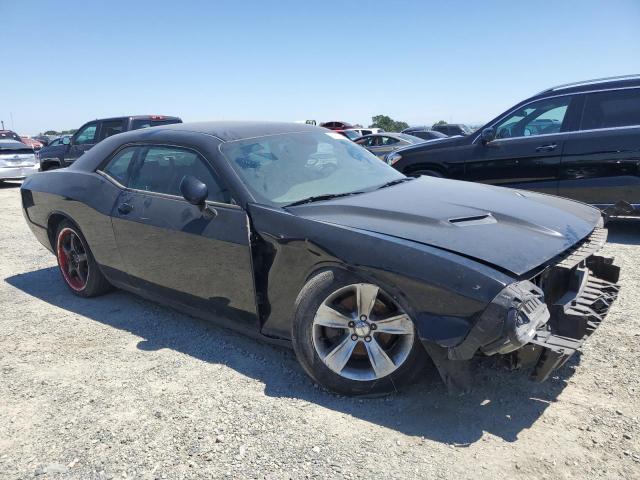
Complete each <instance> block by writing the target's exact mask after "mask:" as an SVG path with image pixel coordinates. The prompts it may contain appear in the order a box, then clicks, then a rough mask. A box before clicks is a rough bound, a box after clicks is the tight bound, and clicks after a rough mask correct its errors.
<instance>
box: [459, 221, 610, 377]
mask: <svg viewBox="0 0 640 480" xmlns="http://www.w3.org/2000/svg"><path fill="white" fill-rule="evenodd" d="M606 233H607V232H606V230H604V229H602V228H597V229H596V230H594V232H593V233H592V234H591V235H590V236H589V237H588V238H587V239H585V241H583V242H582V243H581V244H580V245H579V246H577V247H575V248H572V249H570V250H569V251H567V252H565V255H564V256H563V258H561V259H560V261H559V262H558V263H556V264H554V265H552V266H550V267H548V268H546V269H545V270H544V271H543V272H541V273H539V274H538V275H536V276H535V277H533V278H531V279H530V280H524V281H521V282H516V283H513V284H510V285H508V286H507V287H505V288H504V289H503V290H502V291H501V292H500V293H499V294H498V295H497V296H496V298H494V300H493V301H492V302H491V303H490V304H489V306H488V307H487V308H486V309H485V311H484V312H483V313H482V315H481V316H480V318H479V319H478V321H477V323H476V324H475V325H474V327H473V328H472V329H471V331H470V333H469V335H468V336H467V338H466V339H465V340H464V341H463V342H462V343H461V344H460V345H458V346H456V347H452V348H449V350H448V358H449V359H450V360H468V359H471V358H472V357H473V356H474V355H476V354H477V353H482V354H485V355H496V354H499V355H501V360H502V361H503V362H502V363H504V364H505V365H507V366H508V367H510V368H520V367H525V366H530V367H533V368H532V373H531V376H532V379H533V380H536V381H539V382H542V381H544V380H546V379H547V378H548V377H549V375H550V374H551V372H553V371H554V370H555V369H557V368H559V367H561V366H562V365H564V364H565V363H566V361H567V360H568V359H569V358H570V357H571V356H572V355H573V354H574V353H575V352H576V350H578V349H579V348H580V347H581V346H582V344H583V342H584V341H585V340H586V338H587V337H588V336H589V335H591V334H592V333H593V332H594V331H595V330H596V329H597V328H598V326H599V325H600V323H601V322H602V321H603V320H604V318H605V316H606V315H607V313H608V311H609V308H610V307H611V304H612V303H613V301H614V300H615V299H616V297H617V295H618V290H619V286H618V285H617V283H616V282H617V281H618V277H619V274H620V269H619V267H617V266H616V265H614V264H613V259H612V258H607V257H602V256H599V255H594V252H595V251H597V250H599V249H600V248H601V247H602V245H603V244H604V242H605V241H606Z"/></svg>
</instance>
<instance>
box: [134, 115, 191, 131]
mask: <svg viewBox="0 0 640 480" xmlns="http://www.w3.org/2000/svg"><path fill="white" fill-rule="evenodd" d="M172 123H182V120H179V119H177V118H165V119H162V120H152V119H150V118H147V119H145V118H143V119H137V120H134V121H133V122H132V123H131V130H138V129H140V128H149V127H158V126H160V125H171V124H172Z"/></svg>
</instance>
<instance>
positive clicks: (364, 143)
mask: <svg viewBox="0 0 640 480" xmlns="http://www.w3.org/2000/svg"><path fill="white" fill-rule="evenodd" d="M373 139H374V137H369V138H363V139H362V140H356V143H357V144H358V145H362V146H363V147H370V146H371V143H372V142H373Z"/></svg>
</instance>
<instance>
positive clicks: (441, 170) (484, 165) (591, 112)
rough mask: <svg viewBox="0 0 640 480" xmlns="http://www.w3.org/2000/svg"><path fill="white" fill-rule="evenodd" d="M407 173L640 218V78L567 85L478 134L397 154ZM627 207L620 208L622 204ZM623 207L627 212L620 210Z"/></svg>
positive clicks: (396, 162)
mask: <svg viewBox="0 0 640 480" xmlns="http://www.w3.org/2000/svg"><path fill="white" fill-rule="evenodd" d="M386 161H387V163H389V164H390V165H393V166H394V167H395V168H396V169H398V170H400V171H401V172H403V173H405V174H406V175H411V176H417V175H431V176H436V177H448V178H454V179H459V180H470V181H473V182H482V183H489V184H492V185H500V186H507V187H514V188H521V189H526V190H535V191H539V192H544V193H550V194H554V195H561V196H564V197H568V198H572V199H575V200H580V201H582V202H585V203H590V204H592V205H596V206H598V207H600V208H608V207H612V206H613V205H615V204H616V203H618V202H619V201H623V202H626V203H628V204H631V205H632V206H633V207H634V208H635V212H631V211H630V210H629V206H628V205H627V206H626V208H625V210H626V212H625V214H633V215H639V214H640V75H630V76H625V77H613V78H605V79H598V80H591V81H585V82H580V83H572V84H568V85H561V86H558V87H554V88H550V89H548V90H545V91H543V92H541V93H539V94H537V95H534V96H533V97H531V98H529V99H527V100H524V101H523V102H521V103H519V104H518V105H516V106H514V107H513V108H511V109H510V110H508V111H506V112H505V113H503V114H502V115H500V116H498V117H496V118H495V119H493V120H491V121H490V122H489V123H488V124H487V125H485V126H484V127H483V128H481V129H479V130H478V131H477V132H476V133H474V134H473V135H468V136H466V137H455V138H447V139H442V140H432V141H431V142H427V143H422V144H418V145H415V146H411V147H405V148H402V149H399V150H397V151H396V152H393V153H390V154H389V155H388V156H387V157H386ZM619 205H621V204H619ZM618 208H621V207H618Z"/></svg>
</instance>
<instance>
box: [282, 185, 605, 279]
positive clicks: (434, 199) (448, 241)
mask: <svg viewBox="0 0 640 480" xmlns="http://www.w3.org/2000/svg"><path fill="white" fill-rule="evenodd" d="M289 211H291V212H292V213H294V214H295V215H298V216H301V217H304V218H308V219H313V220H317V221H322V222H328V223H335V224H338V225H344V226H348V227H354V228H358V229H362V230H368V231H371V232H376V233H381V234H385V235H391V236H394V237H398V238H402V239H406V240H411V241H414V242H419V243H422V244H426V245H431V246H435V247H438V248H442V249H446V250H449V251H453V252H456V253H459V254H462V255H465V256H468V257H471V258H475V259H477V260H480V261H483V262H487V263H490V264H492V265H494V266H497V267H499V268H501V269H503V270H507V271H509V272H512V273H513V274H515V275H522V274H524V273H526V272H528V271H530V270H532V269H534V268H535V267H538V266H539V265H541V264H543V263H545V262H547V261H548V260H550V259H552V258H553V257H555V256H557V255H558V254H560V253H562V252H563V251H565V250H567V249H568V248H569V247H571V246H572V245H574V244H575V243H576V242H579V241H580V240H582V239H583V238H585V237H586V236H587V235H589V234H590V233H591V232H592V231H593V229H594V227H595V226H596V225H597V224H598V222H599V221H600V212H599V210H597V209H595V208H592V207H590V206H588V205H585V204H582V203H579V202H574V201H571V200H566V199H563V198H559V197H555V196H551V195H543V194H539V193H533V192H528V191H522V190H512V189H507V188H500V187H492V186H489V185H483V184H478V183H469V182H460V181H455V180H445V179H439V178H433V177H420V178H418V179H415V180H410V181H407V182H404V183H401V184H398V185H395V186H392V187H387V188H383V189H380V190H376V191H373V192H369V193H365V194H360V195H354V196H351V197H342V198H337V199H334V200H330V201H326V202H321V203H312V204H307V205H301V206H298V207H293V208H290V209H289Z"/></svg>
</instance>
